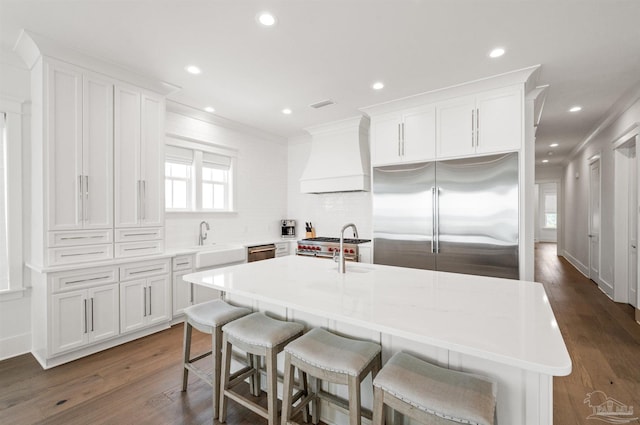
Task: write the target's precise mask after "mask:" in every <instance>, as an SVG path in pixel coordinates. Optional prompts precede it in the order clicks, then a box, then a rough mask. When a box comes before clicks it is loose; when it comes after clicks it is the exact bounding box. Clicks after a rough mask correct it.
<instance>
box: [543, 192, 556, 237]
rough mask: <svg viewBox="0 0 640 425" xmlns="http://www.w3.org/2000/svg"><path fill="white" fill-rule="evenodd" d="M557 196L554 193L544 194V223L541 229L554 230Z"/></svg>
mask: <svg viewBox="0 0 640 425" xmlns="http://www.w3.org/2000/svg"><path fill="white" fill-rule="evenodd" d="M557 220H558V215H557V195H556V194H555V193H549V192H546V193H544V223H543V227H544V228H547V229H555V228H557V227H558V224H557Z"/></svg>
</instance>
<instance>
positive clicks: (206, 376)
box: [184, 363, 213, 387]
mask: <svg viewBox="0 0 640 425" xmlns="http://www.w3.org/2000/svg"><path fill="white" fill-rule="evenodd" d="M184 367H185V368H186V369H189V370H190V371H191V372H193V373H195V374H196V375H197V376H198V378H200V379H202V380H203V381H204V382H206V383H207V384H209V386H210V387H213V377H212V375H211V373H209V372H206V371H205V370H202V369H200V368H197V367H195V366H194V365H192V364H191V363H187V364H185V365H184Z"/></svg>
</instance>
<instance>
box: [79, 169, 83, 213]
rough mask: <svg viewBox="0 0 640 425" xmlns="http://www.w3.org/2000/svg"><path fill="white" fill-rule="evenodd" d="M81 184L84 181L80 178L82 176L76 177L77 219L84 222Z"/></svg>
mask: <svg viewBox="0 0 640 425" xmlns="http://www.w3.org/2000/svg"><path fill="white" fill-rule="evenodd" d="M83 182H84V179H83V178H82V176H81V175H80V176H78V218H79V219H80V221H84V215H83V210H82V208H83V205H84V202H82V200H83V198H84V190H83V187H82V186H83V185H84V184H83Z"/></svg>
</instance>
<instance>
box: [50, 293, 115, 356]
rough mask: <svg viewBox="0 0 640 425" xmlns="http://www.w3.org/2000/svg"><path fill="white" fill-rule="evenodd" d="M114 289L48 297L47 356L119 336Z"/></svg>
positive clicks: (58, 294)
mask: <svg viewBox="0 0 640 425" xmlns="http://www.w3.org/2000/svg"><path fill="white" fill-rule="evenodd" d="M118 311H119V297H118V285H117V284H109V285H100V286H97V287H93V288H89V289H82V290H75V291H70V292H60V293H56V294H53V295H52V296H51V330H52V332H51V354H57V353H61V352H64V351H68V350H72V349H77V348H81V347H83V346H86V345H88V344H92V343H95V342H99V341H102V340H106V339H109V338H112V337H115V336H118V334H119V314H118Z"/></svg>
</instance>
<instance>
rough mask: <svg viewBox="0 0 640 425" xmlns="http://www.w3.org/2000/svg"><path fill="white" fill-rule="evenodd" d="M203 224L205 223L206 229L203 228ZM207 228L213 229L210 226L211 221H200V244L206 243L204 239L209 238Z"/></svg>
mask: <svg viewBox="0 0 640 425" xmlns="http://www.w3.org/2000/svg"><path fill="white" fill-rule="evenodd" d="M202 225H204V227H205V229H206V230H205V229H203V228H202ZM207 230H211V229H210V227H209V223H207V222H206V221H204V220H202V221H201V222H200V236H199V237H198V245H200V246H202V245H204V241H205V240H206V239H207Z"/></svg>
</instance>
